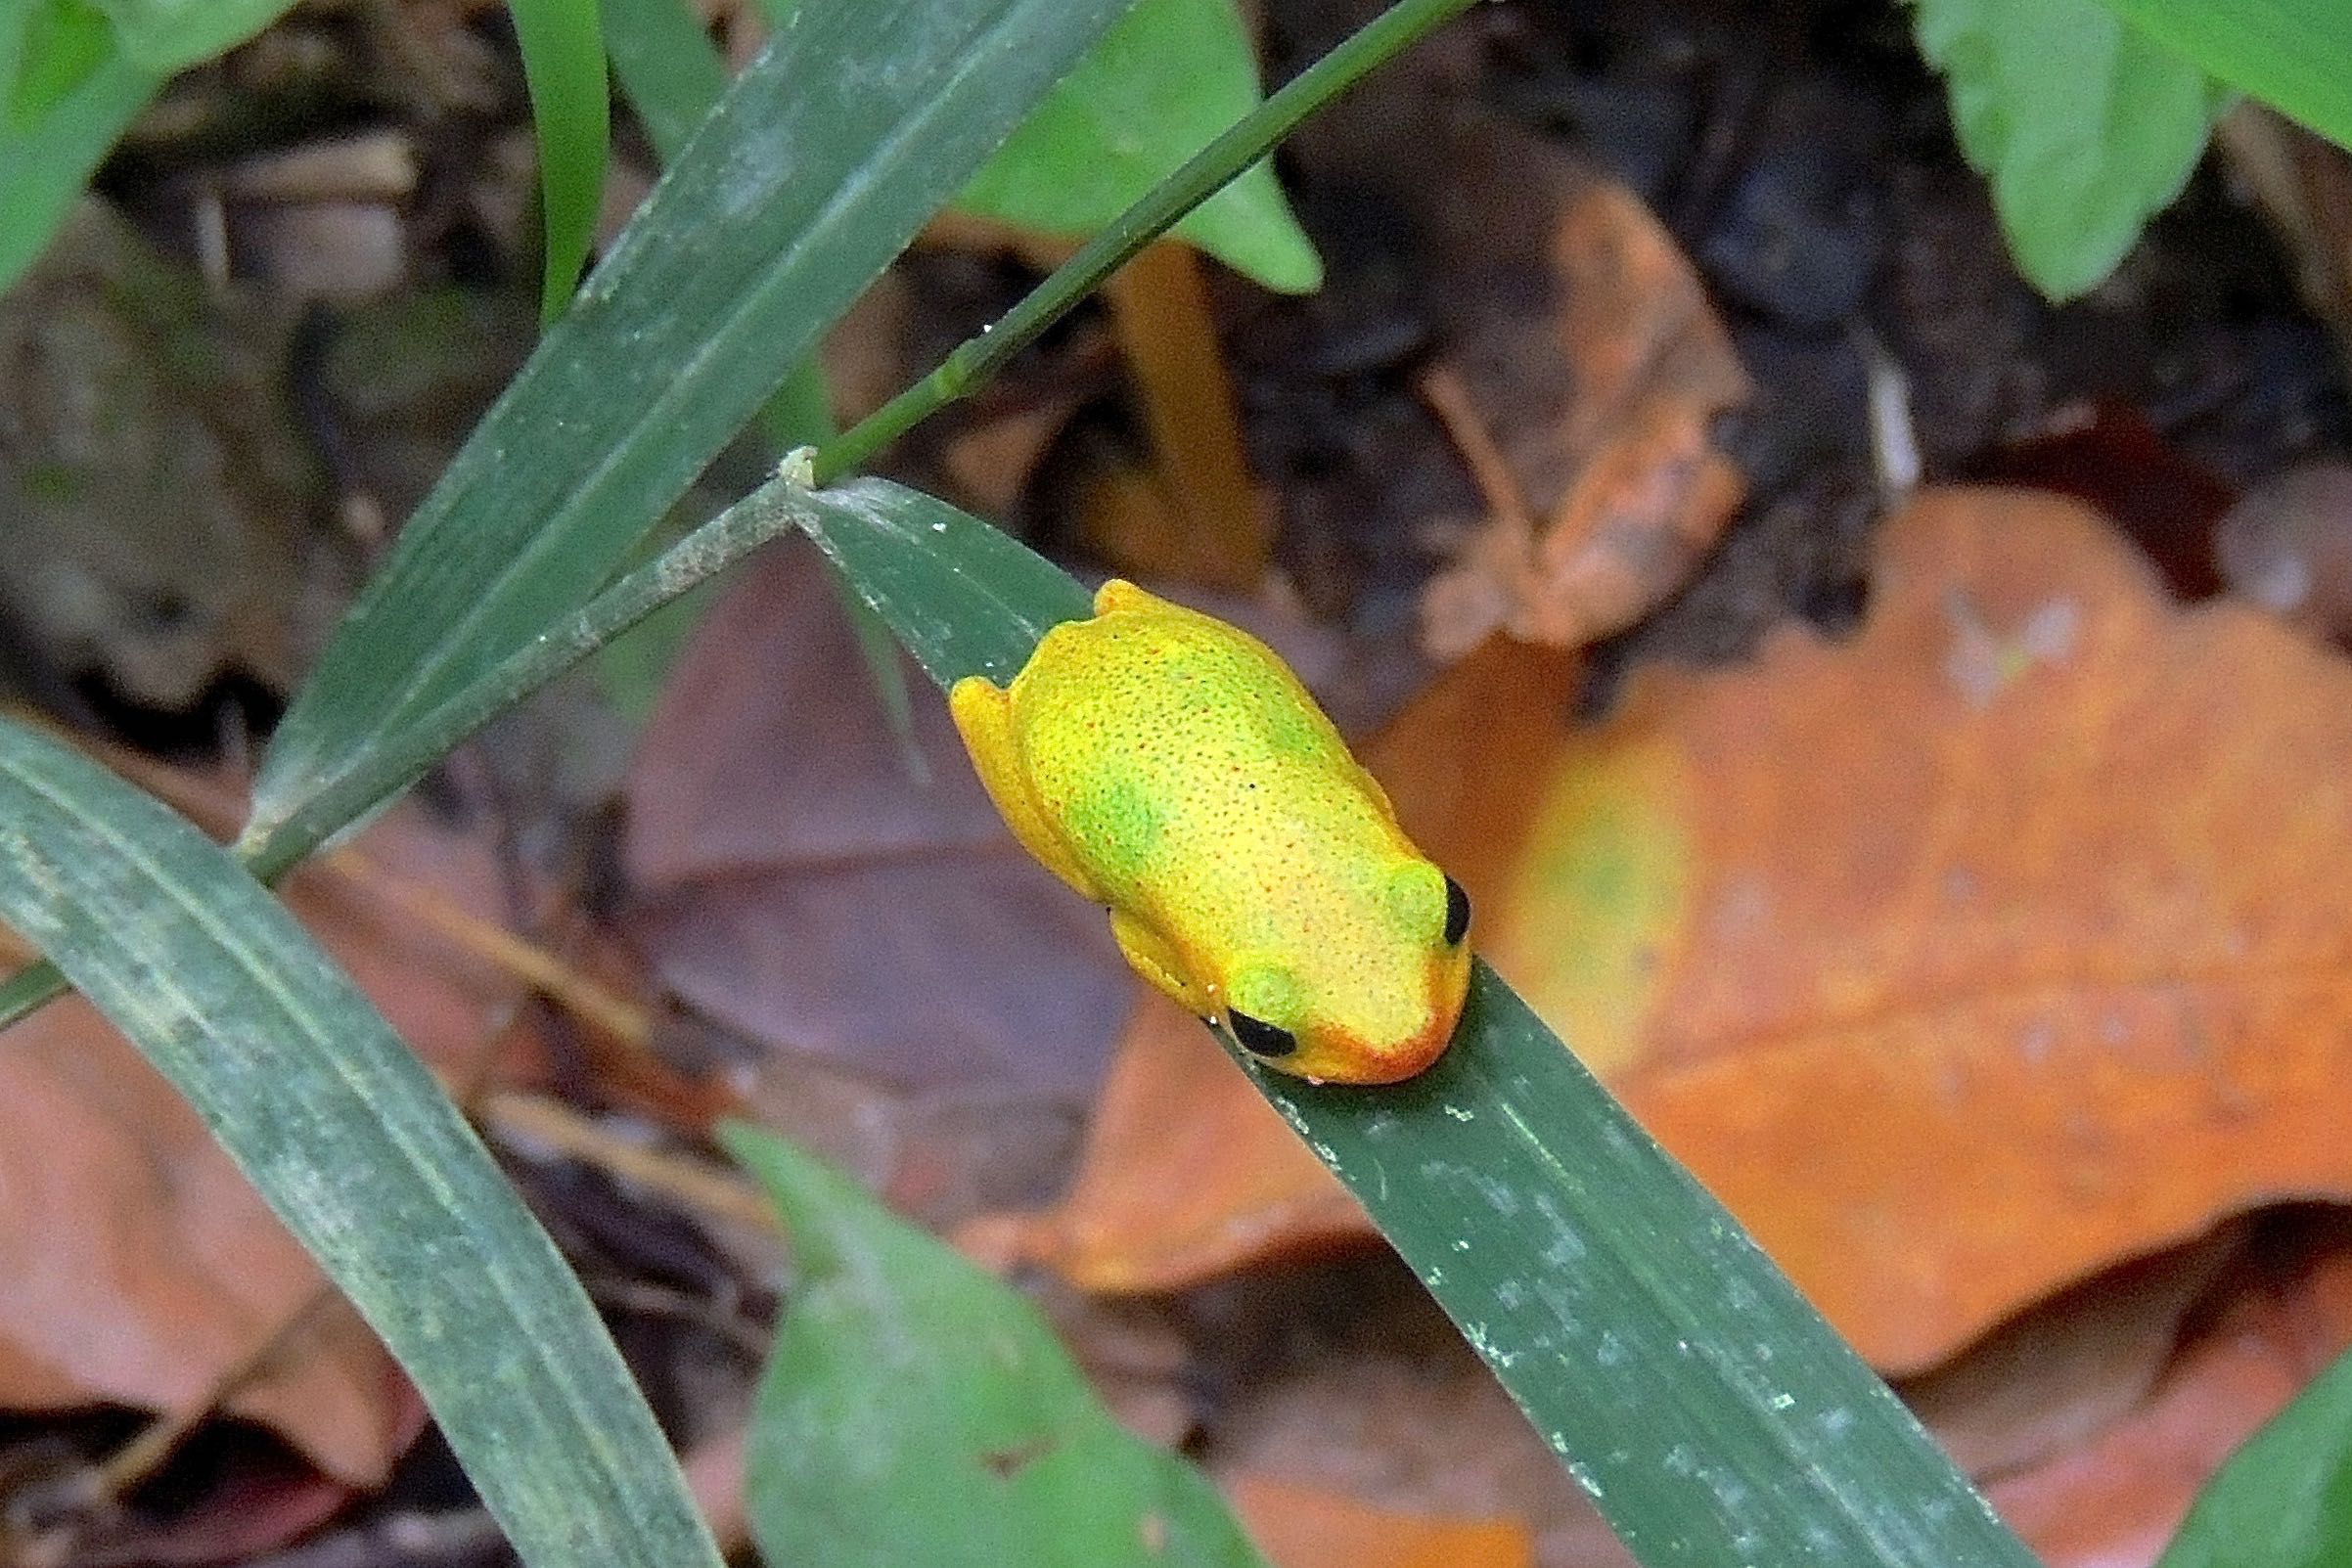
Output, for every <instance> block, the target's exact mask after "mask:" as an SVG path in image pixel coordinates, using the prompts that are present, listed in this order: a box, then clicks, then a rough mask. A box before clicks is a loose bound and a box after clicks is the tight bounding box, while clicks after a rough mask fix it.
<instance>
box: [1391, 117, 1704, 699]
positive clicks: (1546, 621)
mask: <svg viewBox="0 0 2352 1568" xmlns="http://www.w3.org/2000/svg"><path fill="white" fill-rule="evenodd" d="M1475 129H1476V134H1478V135H1480V136H1482V137H1483V138H1485V139H1487V140H1499V141H1501V142H1502V143H1504V144H1506V145H1505V148H1504V150H1502V151H1497V150H1495V149H1487V150H1486V154H1485V157H1482V158H1481V159H1480V160H1479V162H1478V164H1477V165H1476V166H1480V167H1491V166H1494V165H1496V164H1498V163H1501V164H1503V165H1504V168H1503V169H1502V170H1500V171H1499V172H1500V173H1501V177H1503V178H1505V179H1508V180H1509V181H1510V182H1511V183H1512V185H1513V186H1514V190H1513V192H1512V194H1511V195H1510V197H1509V198H1507V199H1504V200H1506V202H1507V205H1506V207H1505V208H1503V209H1502V210H1505V211H1523V210H1529V209H1532V210H1535V211H1538V212H1540V213H1542V214H1544V219H1545V223H1544V227H1543V228H1542V230H1541V231H1540V232H1524V231H1526V230H1527V229H1528V225H1527V224H1526V223H1525V222H1524V221H1523V220H1518V221H1513V220H1509V219H1500V220H1498V223H1497V226H1496V227H1495V228H1494V229H1493V230H1491V231H1488V232H1486V233H1484V234H1482V235H1481V236H1480V244H1479V245H1478V246H1477V248H1476V249H1475V250H1474V251H1473V252H1472V253H1471V254H1470V256H1468V257H1466V258H1463V260H1462V265H1464V266H1468V267H1471V268H1475V269H1481V270H1484V271H1488V272H1494V273H1500V274H1506V275H1509V274H1513V273H1516V274H1517V275H1519V276H1521V277H1523V276H1524V275H1525V274H1527V273H1529V272H1535V273H1538V274H1540V275H1541V276H1543V277H1544V279H1545V280H1546V283H1547V284H1548V286H1549V287H1548V290H1547V291H1545V296H1544V297H1543V298H1541V299H1539V300H1536V301H1533V302H1532V308H1531V302H1529V301H1527V300H1525V299H1524V297H1523V296H1524V294H1525V292H1526V291H1525V289H1524V287H1523V284H1522V285H1521V286H1520V287H1518V288H1517V289H1515V290H1512V289H1505V288H1498V289H1497V290H1496V291H1495V293H1496V296H1497V297H1496V298H1495V299H1491V300H1488V301H1487V303H1488V305H1489V308H1488V309H1486V310H1484V311H1482V312H1481V313H1479V314H1478V315H1476V316H1472V317H1468V318H1463V319H1458V320H1457V321H1456V322H1455V323H1454V324H1453V330H1452V332H1451V333H1450V335H1449V336H1450V343H1449V349H1448V353H1447V355H1446V358H1445V361H1444V365H1443V367H1442V368H1441V369H1440V371H1439V372H1437V373H1436V374H1435V375H1434V376H1433V377H1432V380H1431V381H1430V382H1429V385H1428V390H1429V393H1430V401H1431V403H1432V405H1433V406H1434V408H1435V409H1436V411H1437V413H1438V415H1439V417H1440V418H1441V419H1442V420H1443V421H1444V422H1445V424H1446V425H1447V426H1448V428H1449V429H1450V430H1451V431H1452V432H1453V434H1454V437H1455V441H1456V444H1457V445H1458V446H1459V447H1460V448H1461V450H1462V452H1463V456H1464V458H1465V460H1466V461H1467V462H1468V463H1469V465H1470V469H1471V470H1472V473H1473V475H1474V476H1475V477H1476V478H1477V479H1478V481H1479V486H1480V488H1481V490H1483V491H1484V492H1485V493H1486V500H1487V505H1488V509H1489V511H1490V513H1491V515H1490V516H1489V518H1488V519H1487V521H1486V522H1485V524H1484V525H1483V526H1482V527H1480V528H1479V529H1478V531H1477V532H1475V533H1474V534H1473V535H1472V536H1471V537H1470V539H1469V540H1468V541H1467V542H1466V543H1465V544H1464V546H1463V548H1462V550H1461V554H1460V557H1459V559H1458V560H1457V561H1456V563H1455V564H1454V565H1453V566H1452V567H1450V568H1449V569H1447V570H1445V571H1443V572H1440V573H1439V574H1438V575H1437V577H1436V578H1435V579H1434V580H1433V581H1431V583H1430V584H1429V588H1428V592H1427V595H1426V597H1425V599H1424V601H1423V606H1422V607H1423V618H1422V630H1423V641H1424V643H1425V645H1426V646H1427V647H1428V649H1429V650H1430V651H1431V652H1432V653H1435V654H1436V655H1438V656H1439V657H1446V658H1451V657H1456V656H1459V655H1460V654H1462V653H1464V652H1467V651H1468V650H1470V649H1471V648H1474V647H1476V646H1477V644H1478V643H1479V642H1480V641H1481V640H1483V639H1484V638H1485V637H1486V636H1487V635H1488V634H1489V633H1490V632H1493V631H1495V630H1497V629H1498V628H1500V629H1502V630H1505V631H1507V632H1509V634H1510V635H1511V636H1513V637H1515V638H1517V639H1519V640H1521V641H1523V642H1533V643H1543V644H1547V645H1550V646H1552V647H1556V648H1581V647H1583V646H1584V645H1586V644H1588V643H1591V642H1593V641H1594V640H1596V639H1598V638H1601V637H1605V636H1606V635H1608V634H1609V633H1611V632H1615V631H1619V630H1622V629H1623V628H1624V627H1627V626H1630V625H1632V624H1633V623H1634V622H1635V621H1636V620H1638V619H1640V618H1641V617H1642V615H1644V614H1645V613H1647V612H1648V611H1649V610H1650V609H1651V608H1652V607H1654V606H1655V605H1658V604H1660V603H1661V602H1663V601H1664V600H1665V599H1666V598H1667V597H1668V596H1669V595H1670V594H1672V593H1673V592H1674V591H1675V590H1676V589H1677V588H1679V587H1681V586H1682V584H1683V581H1684V580H1685V578H1686V577H1687V576H1688V575H1689V573H1690V571H1691V569H1692V567H1693V566H1695V565H1696V563H1697V561H1698V560H1700V558H1702V557H1703V556H1704V555H1705V554H1706V552H1707V551H1708V550H1709V549H1710V548H1712V546H1713V545H1714V542H1715V538H1716V536H1717V535H1718V534H1719V533H1720V532H1721V531H1722V528H1723V524H1724V522H1725V521H1726V520H1727V519H1728V518H1729V517H1730V515H1731V514H1732V510H1733V508H1734V507H1736V506H1737V505H1738V504H1739V501H1740V497H1741V493H1742V490H1743V485H1742V483H1741V478H1740V474H1739V472H1738V470H1736V469H1735V468H1734V467H1733V466H1732V464H1731V461H1730V460H1729V459H1728V458H1726V457H1725V456H1724V455H1723V454H1722V453H1721V452H1720V451H1718V450H1717V449H1716V447H1715V445H1714V442H1713V439H1712V426H1713V425H1714V422H1715V420H1716V418H1717V417H1718V416H1719V415H1721V414H1723V413H1724V412H1725V411H1727V410H1729V409H1732V408H1735V407H1737V406H1739V405H1740V404H1741V403H1743V402H1745V401H1746V400H1747V397H1748V395H1749V392H1750V386H1749V382H1748V380H1747V376H1746V373H1745V372H1744V371H1743V370H1742V369H1741V365H1740V361H1739V358H1738V356H1737V355H1735V354H1734V352H1733V350H1732V345H1731V338H1730V336H1729V335H1728V334H1727V333H1726V332H1725V331H1724V328H1723V325H1722V323H1721V322H1720V321H1718V320H1717V319H1716V317H1715V315H1714V312H1713V310H1712V309H1711V308H1710V307H1709V305H1708V303H1707V297H1706V291H1705V289H1704V288H1703V287H1702V286H1701V285H1700V283H1699V281H1698V278H1697V275H1696V272H1695V271H1694V270H1693V269H1692V267H1691V264H1690V262H1689V261H1688V260H1687V259H1686V258H1685V257H1684V256H1683V254H1682V252H1681V251H1680V250H1679V249H1678V248H1677V247H1676V246H1675V245H1674V242H1673V240H1672V239H1671V238H1670V237H1669V236H1668V235H1667V234H1666V231H1665V229H1664V227H1663V226H1662V225H1660V224H1659V223H1658V221H1657V220H1656V218H1654V217H1653V216H1651V213H1650V211H1649V209H1648V208H1646V207H1645V206H1643V204H1642V203H1641V202H1640V201H1639V200H1638V199H1637V198H1636V197H1634V196H1633V195H1632V193H1630V192H1628V191H1626V190H1625V189H1623V188H1622V187H1620V186H1617V185H1615V184H1613V183H1611V182H1609V181H1606V180H1605V179H1602V178H1600V177H1599V176H1597V175H1595V174H1593V173H1591V172H1590V171H1589V170H1587V169H1585V168H1584V167H1583V166H1582V165H1581V164H1579V163H1577V162H1576V161H1575V160H1573V159H1572V158H1570V157H1568V156H1567V155H1565V154H1564V153H1562V152H1561V151H1560V149H1559V148H1558V147H1557V145H1555V144H1552V143H1550V142H1548V141H1546V140H1545V139H1543V138H1540V137H1534V136H1528V135H1525V134H1524V133H1519V132H1512V131H1507V130H1504V129H1501V128H1499V127H1493V126H1483V127H1476V128H1475ZM1530 193H1532V196H1531V195H1530ZM1474 210H1481V211H1486V210H1494V209H1491V208H1483V207H1481V208H1474ZM1461 288H1462V290H1463V291H1466V292H1468V293H1470V294H1471V295H1472V296H1473V297H1482V295H1481V291H1479V289H1478V287H1477V285H1476V284H1475V282H1469V283H1465V284H1463V285H1461Z"/></svg>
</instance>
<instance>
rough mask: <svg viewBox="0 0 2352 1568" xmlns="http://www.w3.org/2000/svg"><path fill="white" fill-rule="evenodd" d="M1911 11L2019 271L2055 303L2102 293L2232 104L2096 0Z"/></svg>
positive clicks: (1986, 1)
mask: <svg viewBox="0 0 2352 1568" xmlns="http://www.w3.org/2000/svg"><path fill="white" fill-rule="evenodd" d="M1916 7H1917V14H1916V16H1915V18H1914V26H1915V30H1916V32H1917V34H1918V37H1919V43H1920V52H1921V53H1922V54H1923V55H1925V56H1926V57H1927V60H1928V63H1929V64H1931V65H1933V66H1934V67H1936V68H1937V69H1938V70H1940V71H1942V72H1943V73H1944V76H1945V80H1946V85H1947V86H1948V88H1949V90H1950V94H1951V102H1952V121H1953V124H1954V126H1955V127H1956V128H1957V129H1958V131H1959V133H1960V145H1961V149H1962V151H1964V152H1965V153H1967V155H1968V161H1969V162H1970V163H1972V164H1974V165H1975V167H1976V169H1977V171H1978V172H1979V173H1981V174H1983V175H1984V176H1985V178H1986V179H1987V180H1988V181H1989V182H1990V183H1991V185H1992V192H1993V205H1994V208H1995V210H1996V211H1997V212H1998V213H1999V214H2000V217H2001V228H2002V232H2003V233H2004V234H2006V235H2007V236H2008V237H2009V246H2010V250H2011V253H2012V254H2013V255H2014V256H2015V257H2016V260H2017V265H2018V268H2019V270H2021V271H2022V272H2023V273H2024V274H2025V276H2026V277H2027V278H2029V279H2031V280H2032V281H2033V284H2034V286H2035V287H2036V288H2038V289H2040V290H2041V291H2042V292H2043V293H2045V294H2047V295H2049V296H2050V297H2051V298H2052V299H2055V300H2063V299H2069V298H2072V297H2073V296H2075V295H2077V294H2080V293H2083V292H2085V291H2088V290H2090V289H2092V288H2094V287H2096V286H2097V285H2098V284H2100V283H2101V282H2102V281H2103V280H2104V279H2105V277H2106V276H2107V274H2108V273H2110V272H2112V271H2113V270H2114V269H2115V264H2116V263H2117V262H2118V261H2121V260H2122V259H2123V255H2124V252H2126V251H2127V250H2129V249H2130V248H2131V247H2132V246H2133V244H2134V243H2135V242H2136V241H2137V240H2138V239H2139V238H2140V230H2141V228H2142V227H2143V226H2144V225H2145V224H2146V223H2147V222H2148V218H2149V217H2151V216H2153V215H2154V214H2155V213H2157V212H2159V211H2161V210H2162V209H2163V208H2164V207H2165V206H2166V205H2168V204H2169V203H2170V202H2172V200H2173V198H2175V197H2177V196H2179V195H2180V194H2181V188H2182V187H2183V186H2185V185H2186V184H2188V182H2189V176H2190V174H2191V173H2192V172H2193V171H2194V169H2195V168H2196V161H2197V158H2198V157H2199V156H2200V155H2201V154H2202V153H2203V152H2204V147H2205V137H2206V135H2207V133H2208V132H2210V131H2211V130H2212V128H2213V121H2214V119H2215V118H2216V117H2218V116H2219V114H2220V113H2221V112H2222V110H2224V109H2225V108H2227V107H2228V104H2227V100H2228V96H2229V95H2228V94H2227V93H2226V92H2224V91H2222V90H2220V89H2217V88H2216V87H2215V86H2214V85H2213V83H2212V82H2210V81H2209V80H2208V79H2207V78H2206V76H2205V73H2204V72H2203V71H2201V70H2199V69H2198V68H2197V67H2195V66H2194V65H2193V64H2191V63H2190V62H2189V61H2187V60H2184V59H2183V58H2182V57H2181V56H2179V55H2177V54H2174V53H2173V52H2172V51H2171V50H2169V49H2167V48H2165V47H2163V46H2162V45H2160V44H2158V43H2156V42H2155V41H2154V40H2153V39H2151V38H2149V37H2148V35H2147V34H2146V33H2143V32H2142V31H2140V29H2139V28H2138V27H2136V26H2134V25H2132V24H2131V23H2130V22H2124V21H2122V20H2121V19H2120V18H2118V17H2116V16H2115V15H2114V14H2113V13H2112V12H2110V11H2108V10H2107V9H2106V8H2105V7H2103V6H2102V5H2100V4H2099V3H2098V0H1916Z"/></svg>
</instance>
